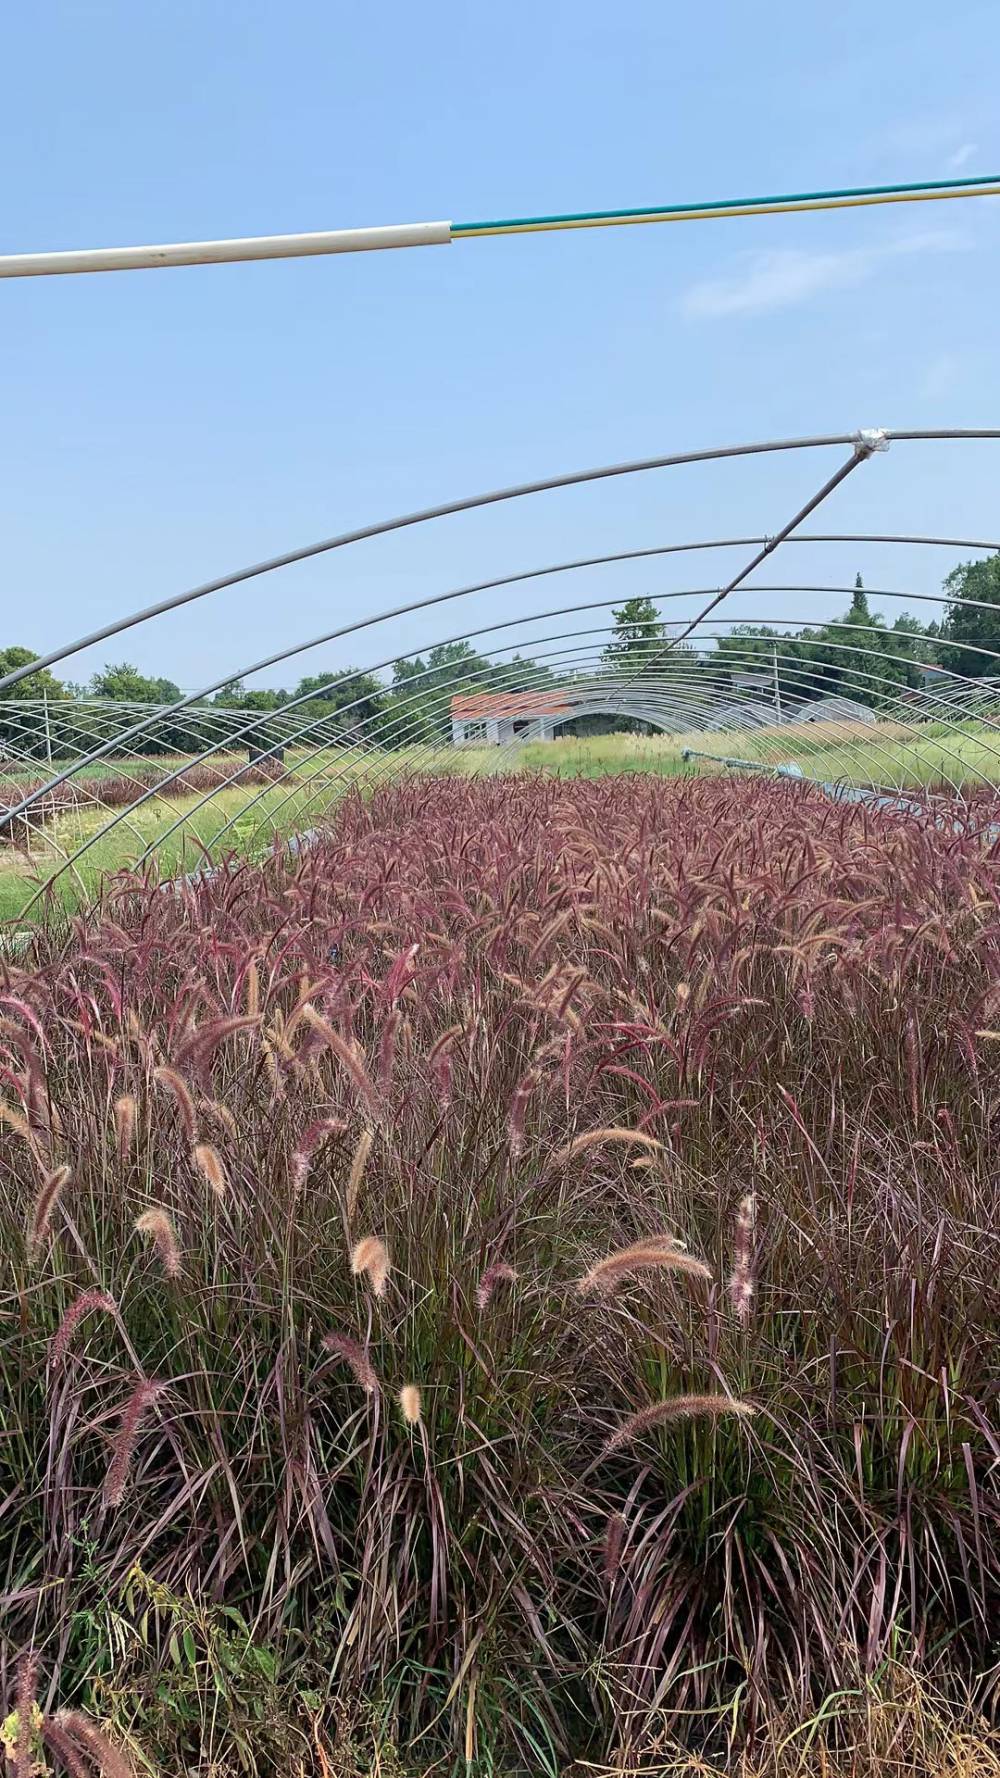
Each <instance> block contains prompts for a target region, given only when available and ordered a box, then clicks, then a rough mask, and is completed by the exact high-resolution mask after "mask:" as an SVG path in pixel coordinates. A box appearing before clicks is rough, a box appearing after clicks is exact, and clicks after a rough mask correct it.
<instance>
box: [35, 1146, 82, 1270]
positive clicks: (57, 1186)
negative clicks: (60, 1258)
mask: <svg viewBox="0 0 1000 1778" xmlns="http://www.w3.org/2000/svg"><path fill="white" fill-rule="evenodd" d="M71 1178H72V1173H71V1171H70V1168H69V1167H65V1166H64V1167H56V1168H55V1169H54V1170H53V1171H52V1172H51V1173H47V1174H46V1176H45V1178H44V1179H43V1180H42V1183H41V1186H40V1187H39V1190H38V1195H37V1197H36V1198H35V1202H34V1204H33V1205H32V1209H31V1220H30V1222H29V1225H28V1251H29V1253H31V1254H36V1253H37V1252H38V1249H39V1248H40V1247H41V1246H42V1244H43V1242H44V1241H45V1240H46V1239H47V1237H48V1233H49V1229H50V1228H51V1226H52V1217H53V1213H54V1211H55V1208H56V1205H57V1204H58V1202H59V1199H60V1196H61V1195H62V1192H63V1191H64V1189H65V1187H66V1186H67V1185H68V1184H69V1181H70V1179H71Z"/></svg>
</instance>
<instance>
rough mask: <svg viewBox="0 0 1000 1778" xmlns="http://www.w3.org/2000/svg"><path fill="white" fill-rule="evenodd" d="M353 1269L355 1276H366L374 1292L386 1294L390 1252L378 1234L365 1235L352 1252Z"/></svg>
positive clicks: (379, 1295) (381, 1294)
mask: <svg viewBox="0 0 1000 1778" xmlns="http://www.w3.org/2000/svg"><path fill="white" fill-rule="evenodd" d="M351 1271H352V1272H353V1273H354V1276H355V1278H363V1277H366V1278H367V1279H368V1282H369V1284H370V1285H371V1287H372V1290H373V1292H374V1294H375V1295H376V1296H378V1297H381V1296H384V1295H385V1287H386V1283H387V1282H388V1278H389V1253H388V1249H387V1247H386V1245H385V1242H384V1241H380V1240H379V1238H378V1236H377V1235H363V1236H362V1238H361V1240H360V1241H357V1242H356V1243H355V1245H354V1248H353V1250H352V1252H351Z"/></svg>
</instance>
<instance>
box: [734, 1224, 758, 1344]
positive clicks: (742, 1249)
mask: <svg viewBox="0 0 1000 1778" xmlns="http://www.w3.org/2000/svg"><path fill="white" fill-rule="evenodd" d="M756 1226H757V1199H756V1197H755V1195H754V1193H753V1192H748V1193H747V1195H746V1197H744V1198H741V1199H740V1207H739V1209H738V1211H737V1212H736V1235H735V1240H734V1242H733V1269H732V1272H731V1273H730V1275H729V1286H728V1288H729V1301H730V1303H731V1304H732V1307H733V1313H734V1315H735V1316H736V1318H737V1320H738V1321H741V1322H743V1323H744V1324H745V1323H746V1322H747V1321H749V1319H750V1309H751V1306H752V1303H753V1293H754V1276H753V1237H754V1230H755V1229H756Z"/></svg>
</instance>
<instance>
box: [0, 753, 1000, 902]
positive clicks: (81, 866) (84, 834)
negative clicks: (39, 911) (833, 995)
mask: <svg viewBox="0 0 1000 1778" xmlns="http://www.w3.org/2000/svg"><path fill="white" fill-rule="evenodd" d="M967 731H968V732H965V731H962V730H951V729H947V730H946V729H944V728H943V727H942V726H941V725H930V724H924V725H923V726H922V727H921V729H920V730H919V731H914V730H913V729H911V728H906V727H904V726H902V725H899V724H891V723H881V724H879V725H878V726H877V728H872V727H867V726H858V727H855V728H851V727H848V726H847V725H845V724H842V723H841V724H836V725H832V724H825V725H824V724H811V725H802V726H801V727H787V726H786V727H780V728H771V729H753V730H745V731H742V732H740V733H738V734H736V733H730V734H719V733H716V732H708V733H692V734H686V735H678V736H667V735H658V736H653V737H648V738H644V737H641V736H635V735H610V736H604V737H597V738H587V739H574V738H566V739H559V740H556V741H553V742H546V743H534V744H528V745H525V746H522V747H519V748H517V749H513V750H512V749H507V750H504V751H503V752H499V751H497V750H494V749H490V748H482V749H476V748H465V749H462V750H460V751H458V750H456V751H452V750H450V749H448V748H444V749H441V750H439V751H436V752H435V751H434V750H431V749H419V748H409V749H399V750H397V751H395V752H388V753H382V754H379V753H377V752H370V753H365V754H362V753H358V752H350V751H346V750H345V751H340V752H337V751H335V750H332V749H331V750H328V751H325V752H322V753H314V754H311V755H307V754H304V753H303V754H301V755H299V756H298V757H296V755H295V753H294V752H291V753H289V755H288V756H287V764H288V767H289V771H290V777H289V781H288V783H287V784H286V785H284V786H277V787H275V788H274V789H265V790H264V791H263V792H261V791H259V790H258V789H257V788H256V787H242V786H240V787H234V788H232V789H228V790H221V791H218V792H216V793H215V794H213V795H211V796H210V797H209V798H208V800H207V801H206V800H204V797H203V796H188V797H176V796H173V795H171V796H170V797H169V798H154V799H153V800H151V801H149V802H146V803H144V804H143V805H142V806H141V807H139V808H136V809H133V810H130V811H127V812H126V813H125V814H124V816H123V818H122V819H121V820H120V821H119V822H118V823H117V825H116V826H115V827H114V828H113V829H112V831H111V832H110V833H108V834H107V835H106V836H105V837H103V838H97V835H98V834H99V832H100V829H101V828H102V827H103V826H104V824H105V823H106V822H107V821H108V820H109V819H111V817H112V814H113V813H114V812H115V811H111V810H108V809H104V808H102V807H100V806H99V805H97V804H93V805H88V802H87V800H86V786H87V782H88V779H87V776H86V774H85V775H83V777H82V781H81V791H82V796H81V801H80V803H79V805H78V806H77V807H75V808H73V809H72V810H71V811H69V812H67V813H66V814H64V815H57V816H55V817H54V818H52V819H50V820H47V821H46V822H45V823H44V824H43V825H42V826H41V827H40V828H39V829H38V831H37V832H36V833H35V834H34V835H33V836H32V838H31V844H30V849H29V850H28V851H27V852H25V851H19V850H17V849H16V848H14V847H12V846H10V845H0V921H3V920H9V919H12V918H15V917H17V916H18V915H20V914H21V913H22V912H23V911H24V909H25V908H26V907H27V906H30V905H31V904H32V902H33V900H34V898H35V897H36V896H37V892H38V890H39V887H40V885H41V884H42V883H43V882H44V880H45V879H46V878H47V877H48V876H50V875H51V874H52V873H53V872H56V871H60V869H61V867H62V865H63V864H64V862H65V861H66V859H68V858H69V856H70V855H71V854H72V853H73V851H74V850H75V849H76V848H77V847H78V846H80V845H82V844H85V843H87V842H93V843H91V844H90V845H89V849H88V850H87V851H86V852H85V854H84V855H83V857H82V858H81V859H80V860H79V861H77V862H76V863H74V865H73V866H72V867H71V868H69V869H67V870H65V871H62V872H61V874H60V875H59V877H58V880H57V882H56V884H55V886H54V888H53V890H52V892H51V895H50V897H48V898H47V899H48V901H49V903H50V905H56V906H59V907H62V908H70V907H76V906H78V905H80V904H81V903H85V902H86V901H87V900H88V899H91V898H92V897H93V896H95V895H96V894H97V893H98V892H99V890H100V887H101V884H102V883H103V882H104V881H105V880H106V878H107V877H109V876H110V875H112V874H113V873H114V872H116V871H121V870H125V869H128V868H129V867H130V866H131V865H132V864H133V862H134V861H135V860H136V859H137V858H139V857H141V855H142V854H143V852H144V851H145V850H146V848H147V847H149V846H152V847H153V848H154V850H155V856H156V861H157V867H158V869H159V870H160V872H161V874H162V875H163V876H171V875H177V874H180V873H182V872H185V871H189V870H192V869H196V868H197V867H198V866H199V865H201V864H202V863H204V862H205V860H206V857H208V858H211V859H213V860H217V859H218V858H220V857H222V856H225V855H226V854H227V853H228V852H231V851H235V852H240V853H243V854H244V855H247V856H250V857H257V856H260V855H261V854H262V852H263V851H264V850H265V849H266V848H267V847H268V846H269V845H270V844H271V843H273V841H274V839H275V838H276V837H279V838H280V837H282V836H287V835H290V834H292V833H294V832H296V831H297V830H298V829H299V828H301V827H303V826H309V825H310V824H311V823H313V822H314V821H319V820H321V819H322V818H323V817H324V815H326V814H327V813H328V812H329V810H330V809H331V808H332V807H333V806H334V805H335V804H336V802H337V801H338V800H339V798H340V797H341V796H342V795H343V794H344V791H345V790H346V789H347V788H348V787H349V786H350V785H351V784H353V783H359V782H367V783H368V784H369V786H370V787H371V788H376V787H377V786H378V785H379V784H381V783H384V782H386V781H387V780H389V779H391V778H393V777H397V776H404V775H406V774H407V773H414V772H421V771H426V770H428V769H433V770H434V771H435V772H437V773H438V774H440V773H442V772H449V773H460V774H463V775H469V776H483V775H486V776H489V775H492V774H495V773H497V772H504V773H518V774H523V773H532V772H543V773H546V774H551V775H555V776H560V777H583V778H597V777H604V776H608V775H617V774H622V773H624V774H633V773H639V774H653V775H656V776H662V777H676V776H681V775H684V776H688V775H691V774H692V773H700V774H711V773H712V772H714V771H722V770H724V769H725V768H724V767H722V766H721V765H720V766H714V765H713V763H712V759H711V758H700V759H699V760H698V761H696V762H692V763H690V764H689V763H686V762H685V760H684V758H683V751H684V749H685V748H694V749H695V750H697V751H699V752H700V753H702V754H706V755H711V756H713V757H715V758H721V757H722V756H724V755H727V754H728V755H733V756H736V757H739V758H741V759H745V760H751V761H757V762H759V763H760V764H762V765H769V766H775V765H778V764H781V763H783V762H788V761H794V762H795V763H796V764H798V765H799V766H800V767H801V769H802V771H803V773H804V774H805V776H807V777H809V778H813V779H816V780H817V781H819V782H823V783H838V782H848V783H852V784H864V785H870V786H873V787H883V788H889V789H898V790H902V789H907V788H921V787H923V788H931V789H936V790H945V789H948V788H951V787H955V788H962V789H964V790H966V791H976V790H981V789H982V788H983V787H984V786H986V785H992V784H996V783H997V782H998V780H1000V733H998V734H996V735H994V733H993V732H992V731H991V730H989V729H986V728H984V727H983V725H982V724H969V725H967ZM183 763H184V761H183V760H182V759H180V758H170V759H167V758H164V759H163V760H160V761H155V762H152V761H150V760H148V759H146V760H141V761H137V762H134V769H135V770H136V771H137V772H138V773H139V774H142V773H148V772H149V771H150V769H151V766H156V767H158V768H159V769H161V770H162V772H163V773H166V772H169V771H173V770H175V769H176V768H177V767H178V766H180V765H182V764H183ZM129 769H130V768H129V765H128V763H127V762H125V763H123V762H102V763H101V765H100V766H99V767H97V768H94V773H93V781H94V782H95V783H96V780H97V779H98V778H99V777H104V778H108V777H117V778H121V777H122V776H123V774H127V772H128V770H129ZM95 793H96V792H95ZM140 793H141V785H140V784H139V783H138V782H137V784H136V792H135V794H136V796H138V795H139V794H140ZM179 818H183V826H182V827H180V828H178V829H177V830H176V831H171V830H173V829H174V827H175V824H176V823H177V821H178V819H179ZM230 822H232V825H231V826H230V825H227V824H228V823H230ZM223 826H226V832H225V834H224V835H223V837H222V839H221V840H215V838H214V836H215V835H216V834H217V832H218V830H219V829H220V828H221V827H223ZM34 905H35V907H40V905H41V903H40V902H39V901H37V900H36V901H35V902H34Z"/></svg>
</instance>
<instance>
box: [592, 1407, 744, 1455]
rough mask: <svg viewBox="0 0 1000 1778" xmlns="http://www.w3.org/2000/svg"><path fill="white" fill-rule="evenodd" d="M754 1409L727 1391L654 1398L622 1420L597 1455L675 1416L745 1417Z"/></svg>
mask: <svg viewBox="0 0 1000 1778" xmlns="http://www.w3.org/2000/svg"><path fill="white" fill-rule="evenodd" d="M756 1412H757V1409H756V1408H755V1407H753V1406H752V1405H751V1403H750V1402H747V1401H736V1400H734V1399H733V1398H732V1397H731V1396H728V1395H674V1396H671V1397H670V1398H669V1399H668V1400H667V1401H654V1402H652V1403H651V1404H650V1406H649V1407H647V1408H640V1409H639V1411H638V1413H635V1414H631V1415H630V1416H629V1418H628V1419H627V1420H623V1422H622V1424H621V1425H620V1426H619V1427H617V1428H616V1430H615V1431H614V1432H613V1433H612V1434H611V1437H610V1438H609V1439H607V1440H606V1441H605V1443H604V1446H603V1449H602V1451H601V1455H602V1457H610V1456H611V1454H612V1452H614V1451H620V1450H622V1449H623V1447H624V1446H625V1445H631V1444H633V1443H634V1442H635V1440H636V1439H637V1438H641V1437H642V1434H643V1433H644V1432H651V1431H652V1430H653V1428H654V1427H657V1426H669V1425H673V1424H674V1423H675V1422H677V1421H678V1420H724V1419H727V1418H735V1419H738V1420H749V1419H752V1417H753V1415H754V1414H755V1413H756Z"/></svg>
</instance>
